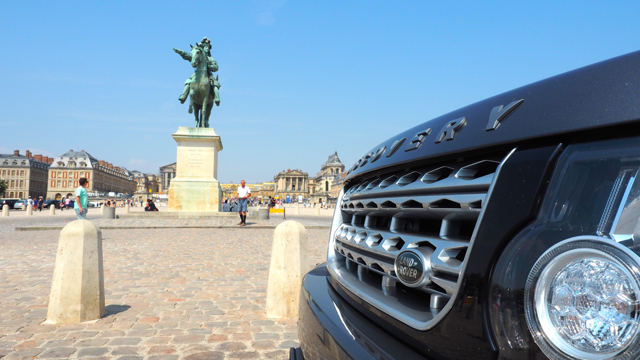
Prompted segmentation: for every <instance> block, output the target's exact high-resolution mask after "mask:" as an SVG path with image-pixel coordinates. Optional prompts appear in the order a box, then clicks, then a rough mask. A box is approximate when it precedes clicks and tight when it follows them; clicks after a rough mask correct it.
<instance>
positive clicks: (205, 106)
mask: <svg viewBox="0 0 640 360" xmlns="http://www.w3.org/2000/svg"><path fill="white" fill-rule="evenodd" d="M208 100H209V96H205V97H204V100H202V115H201V119H202V120H203V122H204V127H206V128H208V127H209V112H208V111H207V109H208V108H209V101H208Z"/></svg>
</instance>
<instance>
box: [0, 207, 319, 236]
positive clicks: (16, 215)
mask: <svg viewBox="0 0 640 360" xmlns="http://www.w3.org/2000/svg"><path fill="white" fill-rule="evenodd" d="M138 209H140V208H132V212H138V211H140V210H138ZM116 214H117V215H124V209H123V208H117V209H116ZM271 215H272V216H271V218H270V219H269V220H258V219H257V218H248V219H247V224H248V225H249V227H250V226H251V225H270V226H277V225H278V224H280V223H281V222H283V221H284V219H283V217H282V214H271ZM87 219H88V220H91V221H93V222H94V223H95V224H96V225H97V226H146V227H154V226H163V227H164V226H167V227H171V226H235V225H236V224H237V223H238V221H240V218H239V217H237V216H230V217H213V218H204V219H202V218H200V219H177V218H176V219H171V218H159V219H140V218H127V219H124V218H123V219H104V218H102V215H101V214H100V209H96V208H90V209H89V211H88V212H87ZM73 220H76V214H75V212H74V211H72V210H65V211H59V210H57V211H56V214H55V215H49V210H47V209H45V210H43V211H42V212H34V214H33V215H32V216H27V215H26V212H25V211H20V210H11V211H10V212H9V216H8V217H0V233H6V232H10V233H13V232H14V229H15V228H16V227H27V226H64V225H66V223H68V222H71V221H73ZM287 220H296V221H299V222H300V223H302V224H303V225H305V226H329V225H331V218H330V217H327V216H300V215H298V216H296V215H288V216H287ZM18 236H21V235H18Z"/></svg>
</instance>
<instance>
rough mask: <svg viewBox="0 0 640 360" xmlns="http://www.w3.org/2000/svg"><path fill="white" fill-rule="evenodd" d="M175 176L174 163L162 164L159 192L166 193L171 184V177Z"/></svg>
mask: <svg viewBox="0 0 640 360" xmlns="http://www.w3.org/2000/svg"><path fill="white" fill-rule="evenodd" d="M174 177H176V163H173V164H169V165H165V166H162V167H161V168H160V180H161V183H160V193H161V194H168V193H169V186H171V179H173V178H174Z"/></svg>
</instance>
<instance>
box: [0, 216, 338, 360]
mask: <svg viewBox="0 0 640 360" xmlns="http://www.w3.org/2000/svg"><path fill="white" fill-rule="evenodd" d="M92 210H93V211H92ZM119 213H120V209H119ZM74 219H75V216H74V214H73V212H72V211H65V212H62V213H60V212H57V215H54V216H50V215H48V212H47V213H45V212H44V211H43V212H42V213H38V214H36V215H34V216H26V215H25V214H24V212H19V211H11V214H10V216H9V217H5V218H0V249H1V250H2V251H0V357H3V356H4V358H3V359H34V358H35V359H45V358H59V359H80V358H87V359H122V360H133V359H157V360H160V359H192V360H193V359H288V349H289V348H290V347H292V346H294V347H295V346H297V345H298V343H297V340H298V335H297V326H296V320H287V319H269V318H267V317H266V315H265V302H266V289H267V279H268V271H269V261H270V253H271V244H272V240H273V239H272V236H273V229H268V228H253V229H252V228H251V225H249V226H247V227H245V228H231V227H232V226H233V225H235V224H236V223H237V222H238V221H239V218H237V217H231V218H219V219H152V220H147V219H126V220H123V219H116V220H107V219H102V218H100V216H99V214H98V210H97V209H90V211H89V216H88V219H89V220H92V221H94V223H96V224H98V225H99V226H107V225H111V226H113V225H114V224H116V225H117V224H123V223H125V222H126V223H127V224H130V225H131V226H139V227H142V228H136V229H118V230H116V229H114V230H103V232H102V236H103V253H104V277H105V291H106V312H107V313H106V315H105V316H104V317H103V318H102V319H100V320H99V321H97V322H96V323H93V324H91V323H88V324H74V325H61V326H52V325H42V322H43V321H44V320H45V318H46V313H47V303H48V300H49V292H50V289H51V280H52V276H53V267H54V262H55V254H56V249H57V244H58V236H59V233H60V232H59V231H15V230H14V228H15V227H21V226H44V225H52V224H53V225H60V224H61V225H64V224H65V223H68V222H70V221H73V220H74ZM296 220H298V221H300V222H302V223H303V224H305V225H307V226H309V227H310V229H309V230H308V235H309V249H308V251H309V253H308V256H309V259H310V264H316V263H321V262H323V261H324V260H325V257H326V247H327V240H328V232H329V230H328V229H327V226H328V225H329V223H330V218H327V217H299V218H297V219H296ZM280 222H282V219H280V218H273V219H270V220H262V221H258V220H257V219H249V221H248V223H250V224H251V223H254V224H256V225H257V224H261V225H265V226H267V225H273V226H275V225H277V224H278V223H280ZM214 223H215V224H218V225H222V226H228V227H229V228H206V226H209V225H211V224H214ZM154 224H155V225H161V224H162V225H167V226H168V225H176V226H183V227H181V228H163V229H158V228H143V227H144V226H146V225H149V226H150V227H152V225H154ZM198 225H200V226H204V227H203V228H195V227H194V228H189V226H198ZM184 226H186V227H184Z"/></svg>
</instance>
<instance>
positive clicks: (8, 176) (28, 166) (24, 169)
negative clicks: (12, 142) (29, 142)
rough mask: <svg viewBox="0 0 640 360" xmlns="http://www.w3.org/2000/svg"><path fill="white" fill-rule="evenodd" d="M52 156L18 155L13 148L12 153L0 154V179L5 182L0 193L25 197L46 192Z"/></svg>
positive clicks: (5, 195)
mask: <svg viewBox="0 0 640 360" xmlns="http://www.w3.org/2000/svg"><path fill="white" fill-rule="evenodd" d="M52 162H53V158H49V157H47V156H42V155H32V154H31V152H30V151H29V150H27V153H26V155H20V151H19V150H15V151H14V152H13V155H11V154H0V179H3V180H4V181H5V182H6V183H7V186H8V187H7V190H6V191H5V192H4V193H3V194H0V196H2V197H4V198H19V199H26V198H28V197H29V196H31V197H32V198H37V197H39V196H42V197H45V195H46V194H47V175H48V171H47V170H48V169H49V166H50V164H51V163H52Z"/></svg>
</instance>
